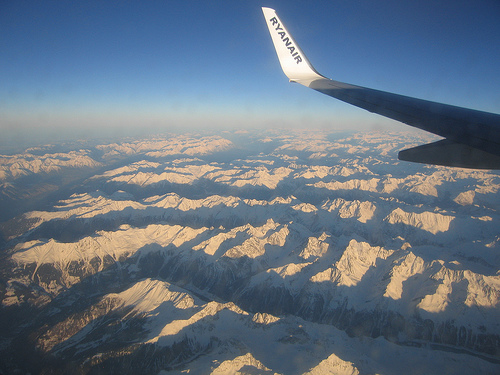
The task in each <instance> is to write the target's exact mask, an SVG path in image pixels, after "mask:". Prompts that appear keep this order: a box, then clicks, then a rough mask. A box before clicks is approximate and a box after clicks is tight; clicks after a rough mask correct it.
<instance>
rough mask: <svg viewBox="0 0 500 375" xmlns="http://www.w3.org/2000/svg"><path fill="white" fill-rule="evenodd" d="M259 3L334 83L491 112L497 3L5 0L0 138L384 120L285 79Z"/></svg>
mask: <svg viewBox="0 0 500 375" xmlns="http://www.w3.org/2000/svg"><path fill="white" fill-rule="evenodd" d="M261 6H268V7H272V8H275V9H276V10H277V12H278V14H279V16H280V17H281V18H282V20H283V21H284V22H285V24H286V26H287V28H288V29H289V31H290V32H291V33H292V35H293V36H294V38H295V39H296V41H297V42H298V43H299V45H300V46H301V48H302V49H303V50H304V52H305V53H306V55H307V56H308V58H309V60H310V61H311V62H312V63H313V65H314V66H315V68H316V69H317V70H318V71H319V72H321V73H322V74H324V75H326V76H328V77H330V78H332V79H336V80H340V81H344V82H348V83H353V84H358V85H361V86H366V87H372V88H377V89H381V90H386V91H391V92H396V93H400V94H405V95H410V96H415V97H420V98H425V99H429V100H434V101H439V102H445V103H450V104H455V105H459V106H465V107H469V108H475V109H480V110H485V111H490V112H496V113H499V112H500V90H499V87H500V75H499V74H498V67H499V66H500V43H499V41H500V22H498V20H499V19H500V3H499V2H498V1H497V0H490V1H474V2H472V1H460V0H458V1H438V2H437V1H428V0H422V1H418V2H413V1H412V2H409V1H356V0H353V1H345V0H338V1H334V0H330V1H314V2H305V1H190V0H183V1H180V0H179V1H177V0H173V1H22V0H16V1H9V0H4V1H2V2H1V3H0V72H1V73H0V74H1V84H0V128H1V130H2V134H3V137H2V138H3V141H2V142H3V143H6V142H22V141H25V140H27V139H30V138H32V137H33V136H35V137H41V135H42V134H44V135H47V136H49V137H50V136H54V137H55V136H59V137H66V136H67V137H81V136H85V137H89V136H92V135H93V134H95V135H99V134H101V133H103V132H104V131H105V130H108V131H109V132H110V134H120V135H121V134H126V133H127V132H130V133H131V134H132V133H134V132H136V133H139V132H140V131H142V130H145V131H156V130H166V131H168V130H170V129H175V128H181V129H183V128H185V127H195V128H204V127H213V126H221V127H222V126H223V127H239V126H241V127H246V126H255V127H286V126H302V127H321V128H332V129H337V128H346V127H348V128H352V127H359V128H367V129H371V128H379V127H384V126H392V127H393V128H394V127H395V126H396V128H398V127H399V126H400V127H401V129H405V128H406V126H405V125H395V124H394V122H391V121H390V120H385V119H384V118H382V117H380V116H376V115H372V114H369V113H367V112H365V111H363V110H360V109H357V108H355V107H351V106H349V105H347V104H344V103H341V102H338V101H336V100H334V99H332V98H329V97H327V96H324V95H321V94H319V93H316V92H314V91H312V90H308V89H306V88H304V87H302V86H299V85H294V84H290V83H288V81H287V79H286V77H285V76H284V75H283V73H282V72H281V69H280V67H279V64H278V61H277V58H276V55H275V52H274V49H273V47H272V43H271V40H270V37H269V35H268V31H267V28H266V25H265V23H264V20H263V16H262V12H261V9H260V8H261Z"/></svg>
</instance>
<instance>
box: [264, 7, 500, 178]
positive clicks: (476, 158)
mask: <svg viewBox="0 0 500 375" xmlns="http://www.w3.org/2000/svg"><path fill="white" fill-rule="evenodd" d="M262 11H263V12H264V17H265V19H266V23H267V26H268V28H269V32H270V34H271V39H272V41H273V44H274V47H275V50H276V53H277V55H278V59H279V62H280V65H281V68H282V69H283V72H284V73H285V75H286V76H287V77H288V78H289V80H290V82H297V83H300V84H301V85H304V86H306V87H309V88H311V89H313V90H316V91H319V92H321V93H323V94H326V95H329V96H332V97H334V98H336V99H339V100H342V101H344V102H346V103H349V104H352V105H355V106H357V107H360V108H363V109H365V110H367V111H370V112H373V113H377V114H379V115H382V116H385V117H388V118H391V119H393V120H397V121H400V122H403V123H405V124H407V125H410V126H413V127H416V128H419V129H422V130H425V131H428V132H431V133H434V134H437V135H440V136H442V137H444V138H446V139H445V140H442V141H438V142H434V143H430V144H427V145H422V146H418V147H414V148H411V149H407V150H403V151H400V153H399V155H398V158H399V159H400V160H405V161H412V162H417V163H426V164H437V165H445V166H452V167H462V168H479V169H500V115H498V114H494V113H488V112H482V111H477V110H473V109H468V108H462V107H456V106H452V105H448V104H442V103H436V102H431V101H428V100H423V99H417V98H412V97H408V96H404V95H398V94H393V93H390V92H385V91H380V90H374V89H370V88H366V87H361V86H355V85H351V84H348V83H344V82H338V81H334V80H331V79H329V78H326V77H325V76H323V75H321V74H320V73H318V72H317V71H316V69H314V67H313V66H312V65H311V63H310V62H309V60H308V59H307V57H306V56H305V55H304V53H303V52H302V50H301V49H300V47H299V46H298V44H297V43H296V42H295V40H294V39H293V38H292V36H291V35H290V33H289V32H288V30H287V29H286V28H285V26H284V25H283V22H281V20H280V19H279V17H278V15H277V14H276V12H275V11H274V10H273V9H271V8H262Z"/></svg>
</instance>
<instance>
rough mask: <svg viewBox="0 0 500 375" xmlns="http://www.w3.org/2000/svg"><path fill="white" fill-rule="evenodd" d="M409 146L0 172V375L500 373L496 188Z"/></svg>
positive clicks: (313, 143)
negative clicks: (408, 157) (411, 157)
mask: <svg viewBox="0 0 500 375" xmlns="http://www.w3.org/2000/svg"><path fill="white" fill-rule="evenodd" d="M432 140H434V137H433V136H429V135H426V134H422V133H415V132H411V133H410V132H408V133H395V132H366V133H336V132H333V131H326V130H293V129H292V130H290V129H287V130H281V129H276V130H267V131H218V132H211V131H204V132H198V133H185V134H163V135H158V136H156V137H150V138H145V139H122V140H113V141H112V142H111V141H92V142H90V141H78V142H68V143H60V144H53V145H44V146H40V147H34V148H30V149H27V150H23V151H22V152H19V153H17V154H10V155H2V156H0V204H1V206H2V207H3V208H2V213H1V220H2V222H1V224H0V231H1V236H2V237H1V239H0V245H1V257H2V259H1V262H0V299H1V301H2V307H1V308H0V322H1V323H0V331H1V335H0V340H1V341H0V358H2V359H0V371H3V372H4V373H14V372H15V371H18V372H20V373H23V372H30V373H43V374H49V373H50V374H59V373H60V374H64V373H80V374H101V373H144V374H158V373H161V374H167V373H168V374H171V373H172V374H175V373H179V374H180V373H196V374H198V373H201V374H233V373H245V374H257V373H258V374H261V373H262V374H267V373H269V374H303V373H308V374H328V373H331V374H371V373H381V374H400V373H408V374H420V373H431V374H432V373H436V374H437V373H440V374H442V373H463V374H468V373H477V372H480V373H485V374H488V373H489V374H496V373H499V372H500V309H499V307H500V306H499V299H500V271H499V269H500V267H499V266H500V252H499V250H500V244H499V243H500V231H499V228H500V225H499V223H500V213H499V210H500V194H499V192H498V190H499V189H500V175H499V174H498V172H494V171H488V170H466V169H459V168H446V167H439V166H429V165H420V164H411V163H406V162H401V161H399V160H397V157H396V154H397V152H398V150H400V149H402V148H407V147H412V146H416V145H418V144H420V143H424V142H429V141H432Z"/></svg>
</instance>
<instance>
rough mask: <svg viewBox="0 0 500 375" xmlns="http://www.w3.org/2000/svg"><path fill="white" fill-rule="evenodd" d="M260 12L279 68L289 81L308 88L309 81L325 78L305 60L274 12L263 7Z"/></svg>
mask: <svg viewBox="0 0 500 375" xmlns="http://www.w3.org/2000/svg"><path fill="white" fill-rule="evenodd" d="M262 12H264V18H265V19H266V23H267V27H268V28H269V33H270V34H271V38H272V40H273V44H274V48H275V49H276V54H277V55H278V59H279V61H280V65H281V68H282V69H283V72H284V73H285V75H286V76H287V77H288V78H289V79H290V81H292V82H298V83H301V84H303V85H305V86H308V84H309V83H310V82H311V81H314V80H316V79H320V78H325V77H323V76H322V75H321V74H319V73H318V72H317V71H316V69H314V68H313V66H312V65H311V63H310V62H309V60H307V57H306V56H305V55H304V52H302V50H301V49H300V47H299V46H298V44H297V43H296V42H295V40H294V39H293V38H292V36H291V35H290V33H289V32H288V30H287V29H286V28H285V25H283V22H281V20H280V19H279V17H278V15H277V14H276V11H275V10H274V9H271V8H265V7H263V8H262Z"/></svg>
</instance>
